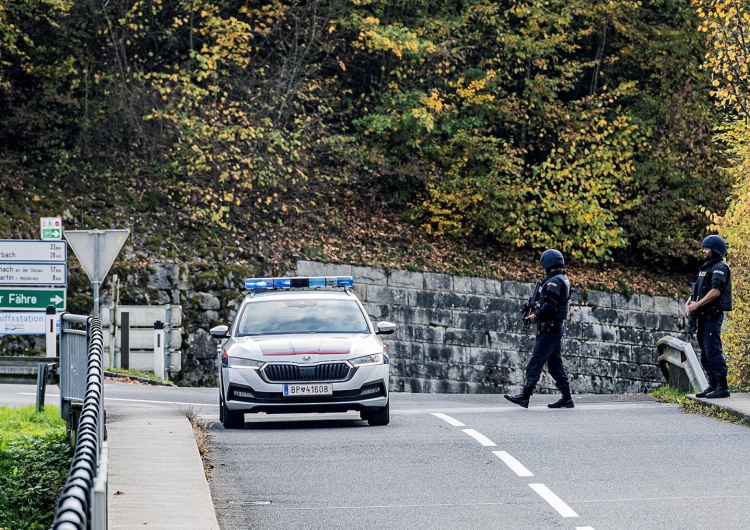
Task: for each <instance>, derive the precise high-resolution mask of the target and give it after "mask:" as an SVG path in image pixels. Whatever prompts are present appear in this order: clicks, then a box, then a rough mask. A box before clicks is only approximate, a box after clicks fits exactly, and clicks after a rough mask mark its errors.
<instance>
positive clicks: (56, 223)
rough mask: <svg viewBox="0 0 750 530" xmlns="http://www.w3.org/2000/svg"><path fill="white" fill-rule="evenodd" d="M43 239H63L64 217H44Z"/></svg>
mask: <svg viewBox="0 0 750 530" xmlns="http://www.w3.org/2000/svg"><path fill="white" fill-rule="evenodd" d="M41 227H42V239H43V240H49V239H62V218H60V217H42V219H41Z"/></svg>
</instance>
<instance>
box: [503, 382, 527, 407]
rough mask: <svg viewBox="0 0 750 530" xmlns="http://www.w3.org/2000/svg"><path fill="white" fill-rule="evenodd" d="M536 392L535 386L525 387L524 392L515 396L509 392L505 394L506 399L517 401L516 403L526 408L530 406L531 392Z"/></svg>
mask: <svg viewBox="0 0 750 530" xmlns="http://www.w3.org/2000/svg"><path fill="white" fill-rule="evenodd" d="M533 392H534V388H533V387H531V388H529V387H526V386H525V387H523V392H521V393H520V394H516V395H514V396H509V395H508V394H505V396H504V397H505V399H507V400H508V401H510V402H511V403H515V404H516V405H519V406H521V407H523V408H525V409H527V408H529V398H530V397H531V394H532V393H533Z"/></svg>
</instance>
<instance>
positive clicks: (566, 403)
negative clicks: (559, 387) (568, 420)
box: [547, 392, 575, 409]
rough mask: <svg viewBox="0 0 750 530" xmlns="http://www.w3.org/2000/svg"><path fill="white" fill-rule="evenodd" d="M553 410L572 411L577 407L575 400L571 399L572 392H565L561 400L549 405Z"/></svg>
mask: <svg viewBox="0 0 750 530" xmlns="http://www.w3.org/2000/svg"><path fill="white" fill-rule="evenodd" d="M547 406H548V407H549V408H551V409H572V408H573V407H575V405H574V404H573V398H572V397H570V392H563V395H562V397H561V398H560V399H558V400H557V401H555V402H554V403H550V404H548V405H547Z"/></svg>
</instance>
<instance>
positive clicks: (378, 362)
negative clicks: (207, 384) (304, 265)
mask: <svg viewBox="0 0 750 530" xmlns="http://www.w3.org/2000/svg"><path fill="white" fill-rule="evenodd" d="M353 285H354V279H353V278H352V277H351V276H323V277H288V278H251V279H247V280H245V289H246V290H247V291H249V294H247V295H246V296H245V298H244V300H243V301H242V304H241V305H240V307H239V309H238V311H237V315H236V317H235V319H234V321H233V322H232V324H231V325H230V326H226V325H222V326H216V327H214V328H212V329H211V335H212V336H213V337H214V338H216V339H218V340H219V341H220V346H219V361H220V364H221V370H220V384H219V387H220V388H219V419H220V420H221V423H222V424H223V425H224V427H225V428H227V429H237V428H241V427H242V426H243V425H244V421H245V413H248V412H251V413H252V412H265V413H268V414H275V413H292V412H345V411H350V410H355V411H359V413H360V417H361V418H362V419H363V420H366V421H367V422H368V423H369V424H370V425H387V424H388V422H389V420H390V413H389V404H388V378H389V367H390V366H389V359H388V349H387V347H386V346H385V344H383V341H382V340H381V338H380V335H388V334H391V333H393V332H394V331H395V330H396V324H394V323H392V322H385V321H384V322H379V323H378V324H377V326H373V324H372V322H371V321H370V318H369V317H368V316H367V312H366V311H365V308H364V306H363V305H362V302H361V301H360V300H359V299H358V298H357V297H356V296H355V295H354V293H353V292H352V291H351V290H350V289H349V288H350V287H352V286H353Z"/></svg>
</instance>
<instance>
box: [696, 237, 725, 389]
mask: <svg viewBox="0 0 750 530" xmlns="http://www.w3.org/2000/svg"><path fill="white" fill-rule="evenodd" d="M701 246H702V247H703V258H704V260H703V264H702V265H701V266H700V269H699V271H698V276H697V278H696V283H697V284H698V289H697V293H698V295H697V301H692V300H688V302H687V303H686V304H685V315H687V316H689V315H690V314H691V313H693V312H694V313H695V315H696V316H697V317H698V344H699V345H700V348H701V364H702V365H703V370H704V371H705V372H706V375H707V377H708V389H707V390H706V391H705V392H700V393H698V394H696V397H706V398H711V399H713V398H728V397H729V386H728V385H727V363H726V361H725V360H724V352H723V350H722V346H721V324H722V322H723V321H724V311H730V310H731V309H732V274H731V271H730V270H729V265H727V263H726V261H724V255H725V254H726V253H727V243H726V241H724V239H723V238H722V237H720V236H717V235H710V236H708V237H707V238H705V239H704V240H703V243H702V244H701Z"/></svg>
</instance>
